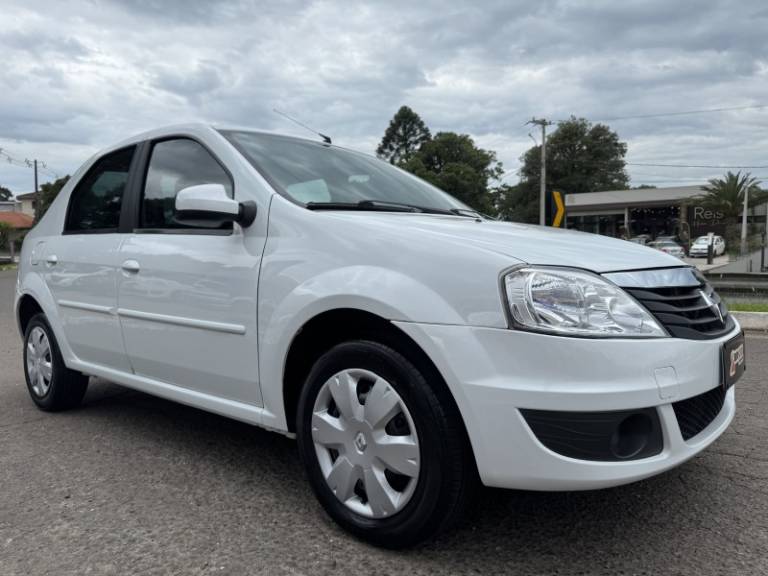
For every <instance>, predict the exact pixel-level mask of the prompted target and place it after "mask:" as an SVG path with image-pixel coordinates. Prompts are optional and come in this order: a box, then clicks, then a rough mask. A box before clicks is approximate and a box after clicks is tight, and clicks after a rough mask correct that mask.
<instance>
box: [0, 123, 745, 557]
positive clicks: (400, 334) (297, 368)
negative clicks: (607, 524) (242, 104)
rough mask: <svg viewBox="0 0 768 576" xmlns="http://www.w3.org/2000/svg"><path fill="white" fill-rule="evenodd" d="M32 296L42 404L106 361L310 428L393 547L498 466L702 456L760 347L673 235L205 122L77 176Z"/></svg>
mask: <svg viewBox="0 0 768 576" xmlns="http://www.w3.org/2000/svg"><path fill="white" fill-rule="evenodd" d="M15 315H16V320H17V322H18V326H19V331H20V333H21V335H22V337H23V339H24V345H23V362H24V373H25V376H26V383H27V388H28V391H29V394H30V396H31V398H32V400H33V401H34V403H35V404H36V405H37V406H38V407H39V408H40V409H41V410H47V411H55V410H63V409H66V408H71V407H74V406H77V405H78V404H79V403H80V401H81V400H82V398H83V396H84V394H85V392H86V389H87V387H88V384H89V376H98V377H101V378H105V379H108V380H111V381H113V382H117V383H119V384H122V385H124V386H127V387H129V388H135V389H138V390H141V391H143V392H146V393H150V394H155V395H157V396H161V397H164V398H167V399H170V400H174V401H177V402H181V403H184V404H188V405H190V406H195V407H198V408H202V409H204V410H209V411H211V412H215V413H217V414H221V415H224V416H229V417H232V418H236V419H238V420H241V421H244V422H248V423H251V424H254V425H257V426H263V427H265V428H268V429H270V430H273V431H276V432H278V433H281V434H285V435H287V436H289V437H292V438H296V439H297V440H298V448H299V454H300V456H301V461H302V463H303V465H304V467H305V470H306V475H307V478H308V480H309V484H310V485H311V487H312V489H313V490H314V492H315V494H316V495H317V498H318V499H319V501H320V502H321V504H322V505H323V507H324V508H325V510H326V511H327V512H328V514H329V515H330V516H331V517H332V518H333V519H334V520H335V521H336V522H338V523H339V524H340V525H341V526H343V527H344V528H346V529H347V530H349V531H350V532H352V533H354V534H356V535H358V536H360V537H362V538H364V539H366V540H368V541H370V542H374V543H376V544H379V545H382V546H387V547H391V548H397V547H403V546H408V545H412V544H414V543H416V542H419V541H421V540H423V539H425V538H428V537H429V536H431V535H433V534H435V533H437V532H438V531H440V530H443V529H445V528H447V527H449V526H451V525H453V524H454V523H455V522H456V521H458V520H459V519H460V518H461V515H462V513H463V512H464V511H466V510H467V509H469V508H471V505H472V496H473V494H475V493H476V492H477V488H478V485H477V482H478V480H479V481H481V482H482V483H484V484H485V485H487V486H493V487H500V488H512V489H523V490H592V489H596V488H605V487H609V486H616V485H619V484H625V483H627V482H634V481H637V480H642V479H644V478H648V477H649V476H653V475H654V474H658V473H661V472H664V471H665V470H669V469H671V468H674V467H675V466H678V465H679V464H682V463H683V462H685V461H687V460H689V459H690V458H691V457H693V456H694V455H695V454H697V453H698V452H700V451H701V450H703V449H704V448H706V447H707V446H708V445H709V444H711V443H712V442H714V441H715V440H716V439H717V438H718V437H719V436H720V435H721V434H722V433H723V432H724V431H725V430H726V428H727V427H728V425H729V424H730V422H731V420H732V419H733V417H734V413H735V393H734V390H733V384H734V383H735V382H736V380H737V379H738V378H739V377H740V376H741V374H742V372H743V369H744V355H743V352H744V336H743V333H742V332H741V329H740V327H739V324H738V322H737V320H736V319H735V318H734V317H733V316H732V315H730V314H729V313H728V310H727V308H725V306H724V305H723V304H722V303H721V302H720V298H719V297H718V295H717V294H716V293H715V291H714V289H713V288H712V286H711V285H709V284H708V283H707V281H706V280H705V278H704V277H703V276H701V274H699V273H698V271H697V270H696V269H695V268H692V267H691V266H688V265H685V264H684V263H683V262H681V261H680V260H678V259H676V258H672V257H671V256H670V255H668V254H663V253H662V252H659V251H655V250H649V249H647V248H645V247H643V246H633V245H632V244H630V243H628V242H623V241H620V240H617V239H614V238H608V237H605V236H599V235H596V234H584V233H582V232H576V231H572V230H560V229H553V228H545V227H540V226H531V225H526V224H516V223H511V222H497V221H492V220H489V219H487V218H485V217H483V216H482V215H481V214H478V213H477V212H475V211H474V210H472V209H470V208H469V207H467V206H466V205H464V204H462V203H461V202H459V201H458V200H456V199H455V198H453V197H451V196H449V195H448V194H446V193H444V192H443V191H441V190H439V189H437V188H435V187H434V186H432V185H431V184H429V183H427V182H425V181H423V180H420V179H419V178H417V177H415V176H413V175H411V174H409V173H407V172H404V171H403V170H400V169H399V168H397V167H395V166H392V165H391V164H389V163H387V162H383V161H381V160H378V159H377V158H374V157H371V156H367V155H365V154H360V153H357V152H353V151H350V150H345V149H343V148H339V147H337V146H333V145H331V144H329V143H325V142H315V141H310V140H304V139H300V138H294V137H289V136H281V135H277V134H269V133H263V132H256V131H250V130H226V129H216V128H213V127H210V126H202V125H183V126H174V127H170V128H164V129H159V130H155V131H152V132H148V133H145V134H141V135H139V136H135V137H133V138H130V139H128V140H125V141H123V142H121V143H120V144H117V145H116V146H113V147H111V148H109V149H107V150H105V151H103V152H101V153H99V154H97V155H96V156H94V157H93V158H91V159H90V160H89V161H87V162H86V163H85V165H83V166H82V167H81V168H80V169H79V170H78V171H77V172H76V173H75V174H74V175H73V177H72V178H71V179H70V180H69V182H68V183H67V184H66V186H64V188H63V189H62V190H61V192H60V193H59V195H58V196H57V197H56V199H55V200H54V201H53V204H52V205H51V207H50V208H49V209H48V211H47V212H46V213H45V215H44V216H43V218H42V219H41V220H40V222H39V223H38V224H37V225H36V226H35V228H34V229H33V230H32V231H31V232H29V233H28V234H27V236H26V239H25V241H24V246H23V251H22V257H21V262H20V264H19V273H18V282H17V286H16V297H15ZM76 423H77V422H76V421H75V420H72V422H71V423H70V424H71V425H76ZM42 426H43V428H44V427H45V426H44V425H42ZM34 440H35V441H39V442H58V441H59V439H57V438H51V437H50V434H39V435H37V436H36V437H35V439H34ZM133 440H135V439H134V438H132V437H130V435H126V437H125V442H131V441H133ZM30 450H31V452H30V457H32V455H33V454H34V453H35V450H34V448H30ZM125 453H126V455H127V456H126V458H128V459H130V453H131V452H130V450H128V451H126V452H125ZM252 457H253V458H254V459H255V460H259V459H260V458H261V459H262V460H263V459H264V458H265V456H264V455H263V454H258V453H254V454H253V455H252ZM71 465H72V466H77V463H76V462H72V463H71ZM163 465H164V464H163V461H162V460H160V459H159V460H157V463H156V464H153V466H158V467H160V466H163ZM267 465H269V464H267ZM695 472H696V470H690V471H689V474H693V473H695ZM52 473H53V472H52ZM178 488H179V489H181V490H185V489H188V490H194V489H195V486H194V482H193V481H191V482H190V486H188V487H185V486H179V487H178ZM241 489H242V490H247V489H248V487H247V486H243V487H241ZM288 489H289V488H286V490H288ZM682 496H683V497H684V496H685V495H684V494H683V495H682ZM210 497H211V498H212V499H213V500H214V501H215V500H216V497H215V495H211V496H210ZM666 497H668V498H672V496H671V495H670V494H667V495H666ZM678 505H680V506H684V505H685V504H684V503H682V504H681V503H678ZM512 513H514V512H512ZM312 524H313V522H309V521H308V522H307V526H311V525H312ZM261 529H269V527H268V526H267V527H260V528H258V527H255V528H254V530H256V532H258V530H261ZM305 529H306V527H305Z"/></svg>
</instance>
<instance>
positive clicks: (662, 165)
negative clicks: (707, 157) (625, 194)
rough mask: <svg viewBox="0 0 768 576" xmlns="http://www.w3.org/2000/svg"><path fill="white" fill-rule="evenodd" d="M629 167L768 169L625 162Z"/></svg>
mask: <svg viewBox="0 0 768 576" xmlns="http://www.w3.org/2000/svg"><path fill="white" fill-rule="evenodd" d="M625 164H626V165H627V166H655V167H657V168H718V169H723V168H725V169H728V168H734V169H739V170H743V169H755V168H759V169H763V168H768V166H727V165H723V164H650V163H647V162H625Z"/></svg>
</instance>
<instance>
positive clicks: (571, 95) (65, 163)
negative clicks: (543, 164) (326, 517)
mask: <svg viewBox="0 0 768 576" xmlns="http://www.w3.org/2000/svg"><path fill="white" fill-rule="evenodd" d="M766 24H768V9H766V8H765V7H764V3H762V2H760V1H759V0H752V1H746V2H742V3H739V5H738V6H734V5H733V3H732V2H727V1H711V2H701V1H695V0H682V1H679V2H670V1H669V0H663V1H661V0H643V1H637V0H625V1H622V2H615V1H613V0H603V1H598V2H594V1H590V2H586V1H576V0H574V1H555V0H547V1H543V2H529V1H525V2H523V1H519V0H514V1H509V0H507V1H504V0H500V1H495V0H494V1H488V2H482V3H479V2H458V1H455V0H454V1H438V0H424V1H422V2H413V1H411V0H408V1H405V0H394V1H391V2H386V3H385V2H369V3H350V2H342V1H340V0H326V1H322V2H299V1H283V0H271V1H263V0H260V1H256V0H252V1H240V2H225V1H211V2H193V1H188V0H163V1H161V0H112V1H108V2H96V1H93V0H79V1H74V2H68V3H60V2H53V1H52V0H42V1H40V2H36V3H34V4H29V3H28V2H24V1H22V0H7V1H6V2H5V3H4V11H3V18H2V19H1V20H0V53H1V54H3V60H2V64H1V66H2V73H1V74H0V147H3V148H6V149H10V150H12V151H13V150H15V151H17V153H18V154H23V155H25V156H29V157H32V156H35V157H39V158H43V159H45V160H46V161H47V162H48V164H49V165H50V166H52V167H55V169H56V170H57V172H71V171H73V170H74V169H75V168H76V167H77V165H78V164H79V163H80V162H82V161H83V160H84V159H85V158H86V157H87V156H88V155H89V154H90V153H92V152H94V151H96V150H97V149H98V148H100V147H103V146H106V145H109V144H111V143H113V142H114V141H116V140H119V139H121V138H123V137H125V136H127V135H129V134H132V133H135V132H138V131H141V130H144V129H147V128H151V127H155V126H158V125H162V124H168V123H175V122H180V121H189V120H203V121H211V122H216V123H223V124H227V125H245V126H254V127H261V128H267V129H278V130H283V131H287V132H294V133H300V129H299V128H296V127H295V126H293V125H291V124H289V123H287V122H286V121H285V120H284V119H282V118H281V117H279V116H277V115H275V114H274V113H273V112H272V109H273V108H279V109H282V110H284V111H286V112H288V113H290V114H293V115H296V116H298V117H300V118H301V119H302V120H304V121H305V122H307V123H309V124H311V125H314V126H316V127H317V128H318V129H320V130H321V131H323V132H328V133H330V134H332V135H333V136H334V140H335V141H337V142H339V143H341V144H344V145H347V146H351V147H356V148H360V149H362V150H364V151H368V152H371V151H373V149H374V148H375V146H376V143H377V141H378V139H379V138H380V137H381V134H382V133H383V131H384V129H385V128H386V125H387V123H388V122H389V119H390V118H391V116H392V114H393V113H394V112H395V110H396V109H397V108H398V107H399V106H400V105H402V104H408V105H410V106H412V107H413V108H414V109H415V110H416V111H417V112H419V114H421V115H422V117H423V118H424V119H425V121H426V122H427V123H428V124H429V126H430V127H431V128H432V129H433V131H439V130H457V131H462V132H467V133H470V134H471V135H473V136H474V137H475V138H476V140H477V141H478V142H479V143H480V144H481V145H483V146H485V147H488V148H491V149H495V150H496V151H497V152H498V155H499V158H500V159H502V160H503V161H504V164H505V168H506V169H507V170H510V172H511V174H510V176H509V180H510V181H514V180H515V175H514V172H515V169H516V168H517V166H518V157H519V156H520V154H522V153H523V152H524V151H525V149H526V148H528V147H529V146H530V145H531V141H530V139H529V138H528V135H527V134H528V132H529V131H530V127H526V126H524V122H525V121H526V120H527V119H529V118H530V117H531V116H533V115H536V116H542V115H543V116H547V117H549V118H552V119H562V118H567V117H569V116H570V115H571V114H575V115H577V116H586V117H588V118H592V119H596V120H600V119H604V118H613V117H616V116H626V115H640V114H653V113H658V112H667V111H677V110H687V109H704V108H718V107H724V106H738V105H744V104H757V103H768V35H766V34H765V33H764V30H765V28H766ZM609 124H610V125H611V127H612V128H614V129H615V130H617V131H618V132H619V135H620V136H621V137H622V138H623V139H625V140H626V141H627V142H628V144H629V154H628V159H629V160H630V161H635V162H654V163H692V164H725V163H733V164H765V163H766V161H765V159H764V154H765V150H766V149H767V147H766V145H767V144H768V136H766V134H768V131H767V130H766V128H767V127H768V109H764V110H743V111H732V112H726V113H721V114H707V115H696V116H672V117H666V118H653V119H651V118H649V119H635V120H616V121H611V122H609ZM629 171H630V174H632V176H633V180H634V182H635V183H641V182H652V183H654V184H658V185H661V184H676V183H687V182H690V181H694V180H695V179H702V180H703V179H705V178H708V177H712V176H715V175H717V174H718V172H719V171H718V170H714V171H713V170H704V169H701V170H694V169H691V170H683V169H680V170H674V169H668V168H652V167H642V168H641V167H637V168H635V167H630V170H629ZM764 172H765V174H762V175H764V176H768V171H764ZM758 175H761V174H758ZM766 180H768V178H766ZM0 183H2V184H4V185H8V186H10V187H11V188H12V189H14V190H16V191H19V192H23V191H26V190H28V189H29V187H30V186H31V178H30V174H29V172H28V170H26V169H23V168H16V167H12V166H8V165H4V164H2V163H0Z"/></svg>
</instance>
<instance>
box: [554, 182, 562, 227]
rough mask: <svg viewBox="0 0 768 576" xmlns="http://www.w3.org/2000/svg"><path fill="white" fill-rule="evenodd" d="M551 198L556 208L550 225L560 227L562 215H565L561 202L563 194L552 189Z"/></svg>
mask: <svg viewBox="0 0 768 576" xmlns="http://www.w3.org/2000/svg"><path fill="white" fill-rule="evenodd" d="M552 198H553V199H554V201H555V206H556V208H557V210H556V211H555V216H554V218H553V219H552V226H554V227H555V228H560V226H561V225H562V223H563V216H565V204H564V203H563V195H562V194H561V193H560V192H559V191H558V190H552Z"/></svg>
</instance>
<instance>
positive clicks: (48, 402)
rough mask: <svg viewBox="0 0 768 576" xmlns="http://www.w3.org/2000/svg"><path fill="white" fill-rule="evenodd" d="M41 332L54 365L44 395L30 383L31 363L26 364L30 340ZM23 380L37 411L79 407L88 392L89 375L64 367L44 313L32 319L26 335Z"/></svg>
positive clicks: (54, 410)
mask: <svg viewBox="0 0 768 576" xmlns="http://www.w3.org/2000/svg"><path fill="white" fill-rule="evenodd" d="M39 330H42V332H43V333H44V334H45V337H46V338H47V340H48V344H49V353H48V354H47V355H46V359H48V361H49V362H50V365H51V377H50V381H49V382H50V383H49V386H48V387H47V389H45V391H44V392H43V393H41V388H40V387H39V386H38V389H37V390H36V389H35V386H36V384H35V383H33V382H32V380H31V377H30V372H29V369H28V366H29V362H28V361H27V358H28V356H29V348H30V346H29V345H30V340H31V339H32V335H33V334H35V335H39V334H40V332H39ZM24 377H25V378H26V381H27V390H28V391H29V395H30V396H31V397H32V401H33V402H34V403H35V404H36V405H37V407H38V408H40V409H41V410H45V411H46V412H58V411H60V410H67V409H69V408H74V407H76V406H78V405H79V404H80V402H81V401H82V399H83V396H84V395H85V391H86V390H87V389H88V376H85V375H84V374H81V373H80V372H76V371H74V370H70V369H69V368H67V367H66V366H65V365H64V360H63V359H62V358H61V352H60V351H59V345H58V343H57V342H56V337H55V336H54V334H53V330H52V329H51V326H50V324H48V320H47V318H46V317H45V314H42V313H40V314H36V315H35V316H33V317H32V319H31V320H30V321H29V324H27V329H26V331H25V333H24Z"/></svg>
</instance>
